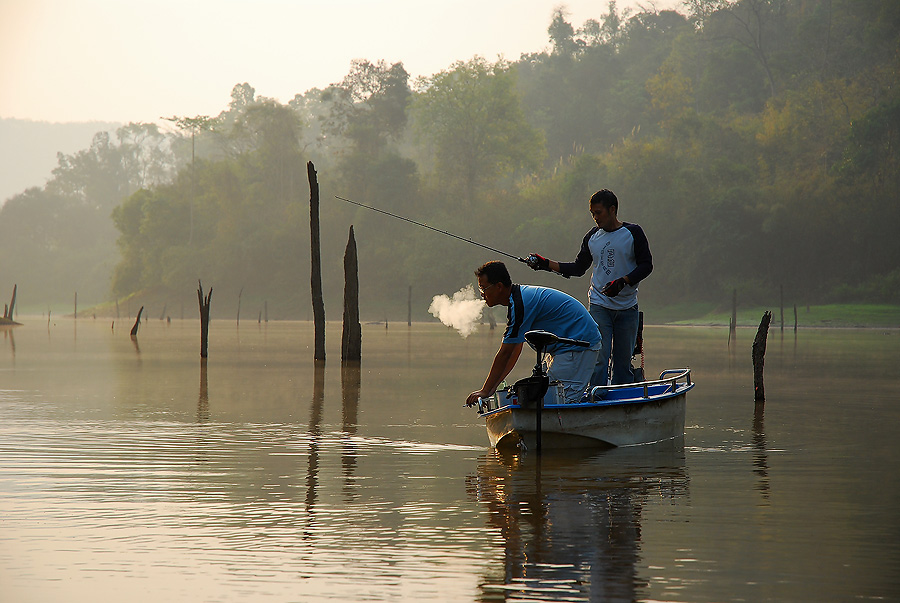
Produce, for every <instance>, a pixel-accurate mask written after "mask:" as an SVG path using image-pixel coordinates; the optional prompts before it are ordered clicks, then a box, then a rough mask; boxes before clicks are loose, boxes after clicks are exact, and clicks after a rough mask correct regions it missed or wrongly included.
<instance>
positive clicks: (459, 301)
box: [428, 285, 485, 338]
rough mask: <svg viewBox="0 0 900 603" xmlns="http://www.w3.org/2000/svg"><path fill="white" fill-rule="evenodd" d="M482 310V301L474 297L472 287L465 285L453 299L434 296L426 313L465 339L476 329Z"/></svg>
mask: <svg viewBox="0 0 900 603" xmlns="http://www.w3.org/2000/svg"><path fill="white" fill-rule="evenodd" d="M484 308H485V303H484V300H483V299H481V298H480V297H476V296H475V290H474V289H473V288H472V285H466V286H465V287H463V288H462V289H460V290H459V291H457V292H456V293H454V294H453V299H450V298H449V297H447V296H446V295H435V296H434V298H432V300H431V305H430V306H429V307H428V311H429V312H431V314H432V315H434V316H435V317H436V318H437V319H438V320H440V321H441V322H442V323H444V324H445V325H447V326H448V327H453V328H454V329H456V330H457V331H459V334H460V335H462V336H463V337H464V338H465V337H468V336H469V335H471V334H472V333H473V332H474V331H475V329H476V328H478V325H477V322H478V319H479V318H481V312H482V311H483V310H484Z"/></svg>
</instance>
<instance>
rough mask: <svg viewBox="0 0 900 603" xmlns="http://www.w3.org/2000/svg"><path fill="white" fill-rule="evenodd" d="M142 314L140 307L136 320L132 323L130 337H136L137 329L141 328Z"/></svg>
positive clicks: (142, 309)
mask: <svg viewBox="0 0 900 603" xmlns="http://www.w3.org/2000/svg"><path fill="white" fill-rule="evenodd" d="M143 313H144V306H141V309H140V310H138V315H137V319H136V320H135V321H134V326H133V327H131V336H132V337H137V334H138V328H139V327H140V326H141V314H143Z"/></svg>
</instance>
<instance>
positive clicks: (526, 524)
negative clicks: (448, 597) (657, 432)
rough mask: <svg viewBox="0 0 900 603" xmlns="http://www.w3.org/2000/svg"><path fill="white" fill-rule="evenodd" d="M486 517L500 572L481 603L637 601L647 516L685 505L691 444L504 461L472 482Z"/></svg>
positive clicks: (487, 464) (488, 579) (489, 459)
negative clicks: (653, 509) (655, 509)
mask: <svg viewBox="0 0 900 603" xmlns="http://www.w3.org/2000/svg"><path fill="white" fill-rule="evenodd" d="M467 486H468V492H469V495H470V496H473V497H475V498H476V499H477V500H478V501H480V502H482V503H483V504H485V505H486V506H487V508H488V510H489V515H490V518H489V520H488V524H489V525H488V527H489V528H490V529H492V530H496V531H497V533H498V534H499V536H500V538H501V539H502V543H503V547H504V551H503V564H502V566H500V565H499V564H485V566H484V570H483V572H484V574H483V580H482V586H481V590H482V593H481V600H483V601H496V600H530V601H560V600H565V601H634V600H637V599H638V598H640V596H639V593H640V591H641V589H642V588H644V587H646V586H647V583H646V580H645V579H642V578H641V577H639V575H638V567H639V565H640V563H639V562H640V558H641V513H642V510H643V508H644V507H645V505H646V504H647V503H648V500H650V499H653V501H655V502H658V501H660V500H662V501H667V500H668V501H671V502H674V501H676V500H677V499H679V498H681V497H683V496H685V495H686V494H687V491H688V477H687V474H686V471H685V464H684V441H683V438H679V439H678V440H677V441H670V442H666V443H661V444H657V445H652V446H636V447H629V448H615V449H611V450H605V451H596V450H593V451H590V450H571V451H553V453H552V454H549V453H545V454H544V455H534V454H517V455H509V454H503V453H502V452H500V451H497V450H492V451H491V452H490V453H488V454H487V455H486V456H485V457H483V458H482V460H481V462H480V463H479V466H478V469H477V474H476V475H472V476H469V477H468V478H467Z"/></svg>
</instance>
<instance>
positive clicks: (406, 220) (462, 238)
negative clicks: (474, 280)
mask: <svg viewBox="0 0 900 603" xmlns="http://www.w3.org/2000/svg"><path fill="white" fill-rule="evenodd" d="M335 198H336V199H340V200H341V201H346V202H347V203H352V204H353V205H358V206H360V207H365V208H366V209H371V210H372V211H377V212H378V213H381V214H384V215H386V216H390V217H392V218H397V219H398V220H403V221H404V222H409V223H410V224H415V225H416V226H421V227H422V228H427V229H429V230H433V231H435V232H439V233H441V234H442V235H447V236H448V237H453V238H454V239H459V240H460V241H465V242H466V243H471V244H472V245H477V246H479V247H484V248H485V249H487V250H489V251H493V252H494V253H499V254H500V255H505V256H506V257H508V258H512V259H514V260H519V261H520V262H522V263H526V264H527V263H528V262H527V261H526V260H525V258H520V257H519V256H517V255H513V254H511V253H506V252H505V251H500V250H499V249H494V248H493V247H489V246H488V245H485V244H483V243H479V242H478V241H473V240H472V239H467V238H465V237H461V236H459V235H455V234H453V233H452V232H447V231H446V230H441V229H440V228H435V227H434V226H429V225H428V224H423V223H422V222H416V221H415V220H411V219H409V218H405V217H403V216H398V215H397V214H392V213H391V212H389V211H385V210H383V209H378V208H377V207H372V206H371V205H366V204H365V203H360V202H359V201H352V200H350V199H345V198H344V197H339V196H338V195H335Z"/></svg>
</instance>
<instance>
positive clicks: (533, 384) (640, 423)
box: [477, 331, 694, 451]
mask: <svg viewBox="0 0 900 603" xmlns="http://www.w3.org/2000/svg"><path fill="white" fill-rule="evenodd" d="M525 337H526V339H527V340H528V342H529V343H530V344H531V345H532V347H535V349H536V350H537V352H538V363H537V364H536V365H535V370H534V374H533V375H532V376H531V377H528V378H525V379H521V380H520V381H518V382H517V383H516V384H515V385H513V386H512V387H508V388H505V389H503V390H499V391H498V392H497V393H496V394H494V395H493V396H492V397H490V398H487V399H481V400H480V401H479V403H478V408H477V410H478V414H479V416H481V417H483V418H484V420H485V426H486V427H487V433H488V438H489V439H490V442H491V446H493V447H495V448H499V449H510V448H518V449H524V450H538V451H539V450H540V449H541V448H542V447H544V448H582V447H590V446H593V447H606V448H611V447H617V446H637V445H641V444H652V443H656V442H662V441H666V440H672V439H675V438H680V437H683V436H684V414H685V403H686V396H687V392H688V391H690V390H691V389H692V388H693V387H694V383H693V381H692V380H691V370H690V369H689V368H683V369H669V370H665V371H663V372H662V373H660V375H659V379H656V380H650V381H642V382H640V383H631V384H628V385H609V386H606V387H602V388H600V387H595V388H594V389H593V390H592V391H591V394H590V395H588V396H586V398H585V399H584V400H583V401H581V402H566V400H565V397H564V395H563V391H562V386H561V385H556V384H550V383H549V382H548V380H547V377H546V375H544V374H542V372H541V368H540V367H541V362H540V360H541V354H542V351H543V348H544V347H545V346H546V345H547V344H548V343H555V342H556V341H565V340H562V338H556V337H555V336H553V335H552V334H551V333H547V332H536V331H532V332H529V333H527V334H526V336H525Z"/></svg>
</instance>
